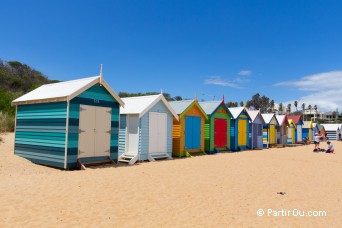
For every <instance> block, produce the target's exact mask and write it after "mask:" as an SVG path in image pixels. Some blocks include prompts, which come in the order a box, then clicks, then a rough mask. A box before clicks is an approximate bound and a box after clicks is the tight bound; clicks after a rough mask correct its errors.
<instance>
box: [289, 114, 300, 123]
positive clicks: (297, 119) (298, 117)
mask: <svg viewBox="0 0 342 228" xmlns="http://www.w3.org/2000/svg"><path fill="white" fill-rule="evenodd" d="M287 118H288V119H291V120H293V122H294V123H295V124H298V122H299V120H302V116H301V115H295V116H287Z"/></svg>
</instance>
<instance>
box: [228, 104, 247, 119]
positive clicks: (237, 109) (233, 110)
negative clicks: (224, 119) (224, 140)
mask: <svg viewBox="0 0 342 228" xmlns="http://www.w3.org/2000/svg"><path fill="white" fill-rule="evenodd" d="M244 109H245V108H244V107H233V108H228V110H229V111H230V113H231V114H232V116H233V119H236V118H238V117H239V115H240V114H241V112H242V111H243V110H244Z"/></svg>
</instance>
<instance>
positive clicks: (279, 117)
mask: <svg viewBox="0 0 342 228" xmlns="http://www.w3.org/2000/svg"><path fill="white" fill-rule="evenodd" d="M275 117H276V119H277V121H278V123H279V125H280V126H283V125H286V126H287V125H289V121H288V119H287V115H275Z"/></svg>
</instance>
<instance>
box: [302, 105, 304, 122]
mask: <svg viewBox="0 0 342 228" xmlns="http://www.w3.org/2000/svg"><path fill="white" fill-rule="evenodd" d="M302 110H303V120H305V114H304V112H305V103H303V104H302Z"/></svg>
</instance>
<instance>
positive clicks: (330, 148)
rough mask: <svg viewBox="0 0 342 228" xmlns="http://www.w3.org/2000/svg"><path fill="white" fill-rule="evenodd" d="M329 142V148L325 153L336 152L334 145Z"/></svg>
mask: <svg viewBox="0 0 342 228" xmlns="http://www.w3.org/2000/svg"><path fill="white" fill-rule="evenodd" d="M327 144H328V149H327V150H326V151H325V153H334V145H333V144H332V143H331V142H330V141H327Z"/></svg>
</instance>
